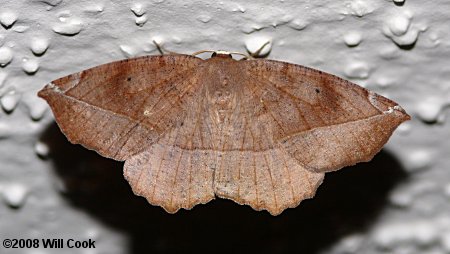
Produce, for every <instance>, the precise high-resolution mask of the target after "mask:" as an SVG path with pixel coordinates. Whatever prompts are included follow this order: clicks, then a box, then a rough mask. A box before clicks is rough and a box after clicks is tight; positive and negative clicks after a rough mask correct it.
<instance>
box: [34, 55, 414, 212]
mask: <svg viewBox="0 0 450 254" xmlns="http://www.w3.org/2000/svg"><path fill="white" fill-rule="evenodd" d="M38 95H39V96H40V97H42V98H44V99H45V100H46V101H47V102H48V104H49V105H50V107H51V109H52V111H53V114H54V117H55V119H56V122H57V123H58V126H59V127H60V129H61V130H62V132H63V133H64V134H65V135H66V137H67V138H68V140H69V141H70V142H72V143H74V144H81V145H83V146H84V147H86V148H87V149H91V150H94V151H96V152H98V153H99V154H100V155H102V156H104V157H108V158H111V159H114V160H118V161H125V166H124V176H125V178H126V180H127V181H128V182H129V184H130V185H131V188H132V190H133V192H134V193H135V194H136V195H139V196H143V197H145V198H146V199H147V200H148V202H149V203H150V204H152V205H157V206H161V207H163V208H164V209H165V210H166V211H167V212H169V213H175V212H176V211H178V210H179V209H181V208H184V209H191V208H192V207H194V206H195V205H197V204H204V203H207V202H209V201H210V200H212V199H214V198H215V197H220V198H226V199H231V200H233V201H235V202H237V203H239V204H245V205H249V206H251V207H252V208H253V209H255V210H267V211H268V212H269V213H270V214H272V215H278V214H280V213H281V212H282V211H284V210H285V209H287V208H293V207H296V206H298V205H299V204H300V202H301V201H302V200H304V199H307V198H312V197H313V196H314V194H315V192H316V190H317V188H318V187H319V185H320V184H321V183H322V180H323V178H324V174H325V173H326V172H330V171H335V170H338V169H341V168H343V167H345V166H349V165H354V164H356V163H358V162H366V161H369V160H371V159H372V158H373V156H374V155H375V154H376V153H378V152H379V151H380V149H381V148H382V147H383V145H384V144H385V143H386V142H387V140H388V139H389V137H390V136H391V134H392V133H393V131H394V130H395V129H396V128H397V127H398V125H399V124H401V123H402V122H404V121H406V120H409V119H410V116H409V115H408V114H407V113H406V112H405V111H404V110H403V109H402V108H401V107H400V106H399V105H398V104H397V103H395V102H393V101H391V100H389V99H387V98H385V97H383V96H380V95H378V94H376V93H374V92H372V91H369V90H367V89H365V88H362V87H360V86H358V85H356V84H353V83H351V82H349V81H346V80H344V79H342V78H339V77H337V76H334V75H332V74H328V73H324V72H322V71H319V70H315V69H311V68H308V67H304V66H300V65H296V64H291V63H286V62H280V61H274V60H262V59H242V60H235V59H233V57H232V55H231V54H230V53H228V52H223V51H217V52H214V53H213V54H212V56H211V57H210V58H209V59H206V60H204V59H201V58H198V57H196V56H193V55H183V54H175V55H162V56H144V57H138V58H134V59H127V60H122V61H116V62H112V63H108V64H104V65H100V66H97V67H94V68H91V69H87V70H84V71H81V72H78V73H75V74H72V75H69V76H66V77H63V78H60V79H57V80H55V81H53V82H51V83H49V84H47V85H46V86H45V87H44V88H43V89H42V90H41V91H40V92H39V93H38Z"/></svg>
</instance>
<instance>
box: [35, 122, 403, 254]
mask: <svg viewBox="0 0 450 254" xmlns="http://www.w3.org/2000/svg"><path fill="white" fill-rule="evenodd" d="M42 140H44V141H45V142H46V143H47V144H49V146H50V149H51V154H50V158H49V159H50V160H52V162H53V163H54V165H55V169H56V171H57V174H58V175H59V177H61V178H62V179H63V181H64V182H65V184H66V186H67V193H65V194H63V195H65V197H66V198H67V200H69V201H70V203H71V204H72V205H73V206H75V207H77V208H79V209H82V210H84V211H86V213H89V214H91V215H92V216H94V217H95V218H97V219H98V220H99V221H102V222H103V223H105V224H107V225H108V226H110V227H112V228H115V229H117V230H120V231H122V232H124V233H125V234H127V235H128V236H129V238H130V239H131V246H132V247H131V249H130V250H129V253H180V252H184V253H194V252H195V253H236V252H245V253H250V252H251V253H255V252H258V253H286V252H295V253H309V254H314V253H319V252H320V251H323V250H325V249H326V248H328V247H330V246H331V245H332V244H334V243H336V242H337V241H338V240H339V239H340V238H341V237H342V236H345V235H347V234H351V233H358V232H364V231H365V230H367V228H368V227H369V226H370V225H371V223H372V222H374V221H375V220H376V218H377V216H378V215H379V214H380V213H381V212H382V211H383V210H384V209H385V208H386V206H388V201H387V196H388V193H389V192H390V190H391V189H392V188H393V187H394V186H396V185H397V184H399V183H400V182H401V181H403V180H405V178H406V174H405V172H404V170H403V169H402V167H401V166H400V164H399V163H398V161H397V160H396V159H395V158H394V157H392V156H391V155H390V154H389V153H387V152H384V151H382V152H380V153H379V154H378V155H377V156H376V157H375V158H374V159H373V160H372V161H371V162H370V163H360V164H358V165H356V166H353V167H348V168H345V169H343V170H340V171H337V172H333V173H328V174H327V175H326V177H325V181H324V183H323V184H322V186H321V187H319V190H318V192H317V194H316V197H315V198H314V199H310V200H306V201H304V202H303V203H301V204H300V206H299V207H297V208H295V209H288V210H287V211H285V212H283V213H282V214H281V215H280V216H277V217H272V216H271V215H269V214H268V213H267V212H256V211H253V210H252V209H251V208H250V207H248V206H240V205H238V204H235V203H234V202H231V201H228V200H221V199H216V200H214V201H212V202H210V203H208V204H206V205H199V206H196V207H195V208H194V209H192V210H191V211H185V210H182V211H180V212H178V213H176V214H174V215H170V214H167V213H166V212H165V211H164V210H163V209H162V208H159V207H154V206H151V205H150V204H148V203H147V202H146V201H145V199H144V198H141V197H137V196H135V195H134V194H133V193H132V191H131V188H130V187H129V185H128V183H127V182H126V180H125V179H124V178H123V175H122V167H123V163H119V162H115V161H113V160H109V159H105V158H103V157H101V156H99V155H98V154H97V153H95V152H92V151H89V150H87V149H84V148H83V147H81V146H79V145H72V144H70V143H69V142H68V141H67V140H66V138H65V137H64V136H63V134H61V132H60V131H59V129H58V128H57V126H56V124H53V125H52V126H50V127H49V128H48V130H47V131H46V132H45V133H44V134H43V136H42Z"/></svg>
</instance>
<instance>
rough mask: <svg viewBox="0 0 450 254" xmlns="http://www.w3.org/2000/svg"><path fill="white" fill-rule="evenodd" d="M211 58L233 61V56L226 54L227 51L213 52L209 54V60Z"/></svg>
mask: <svg viewBox="0 0 450 254" xmlns="http://www.w3.org/2000/svg"><path fill="white" fill-rule="evenodd" d="M213 57H220V58H231V59H233V56H232V55H231V53H230V52H228V51H225V50H217V51H214V52H213V53H212V54H211V58H213Z"/></svg>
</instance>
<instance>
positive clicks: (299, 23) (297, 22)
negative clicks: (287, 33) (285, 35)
mask: <svg viewBox="0 0 450 254" xmlns="http://www.w3.org/2000/svg"><path fill="white" fill-rule="evenodd" d="M307 26H308V23H307V22H306V21H305V20H303V19H294V20H292V21H291V22H289V27H290V28H292V29H294V30H303V29H305V28H306V27H307Z"/></svg>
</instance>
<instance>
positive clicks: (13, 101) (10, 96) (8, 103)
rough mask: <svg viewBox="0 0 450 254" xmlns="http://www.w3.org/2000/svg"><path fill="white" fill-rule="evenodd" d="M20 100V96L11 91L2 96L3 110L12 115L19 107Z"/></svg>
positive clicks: (0, 101) (0, 100)
mask: <svg viewBox="0 0 450 254" xmlns="http://www.w3.org/2000/svg"><path fill="white" fill-rule="evenodd" d="M19 100H20V95H19V94H17V93H16V92H14V91H10V92H8V93H7V94H5V95H3V96H2V98H1V99H0V104H1V105H2V108H3V110H4V111H5V112H6V113H10V112H12V111H13V110H14V109H15V108H16V107H17V104H18V103H19Z"/></svg>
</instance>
